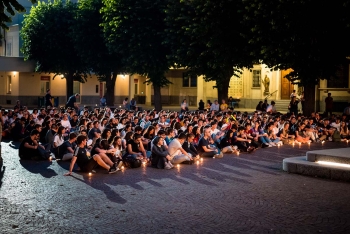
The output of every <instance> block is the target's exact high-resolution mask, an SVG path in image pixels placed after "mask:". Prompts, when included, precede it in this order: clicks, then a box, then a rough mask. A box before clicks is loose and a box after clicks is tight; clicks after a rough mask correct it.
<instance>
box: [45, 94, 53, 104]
mask: <svg viewBox="0 0 350 234" xmlns="http://www.w3.org/2000/svg"><path fill="white" fill-rule="evenodd" d="M52 98H53V97H52V96H51V90H50V89H47V90H46V95H45V108H47V107H48V106H51V107H53V105H52V102H51V99H52Z"/></svg>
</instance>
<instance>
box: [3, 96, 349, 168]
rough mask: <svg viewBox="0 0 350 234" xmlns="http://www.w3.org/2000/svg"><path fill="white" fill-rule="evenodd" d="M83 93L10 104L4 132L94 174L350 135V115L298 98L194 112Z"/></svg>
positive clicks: (26, 152) (23, 154)
mask: <svg viewBox="0 0 350 234" xmlns="http://www.w3.org/2000/svg"><path fill="white" fill-rule="evenodd" d="M78 96H79V94H75V95H73V96H72V97H70V98H69V100H68V102H67V104H66V106H65V107H61V108H55V107H51V106H47V107H46V108H40V109H34V110H33V111H29V110H28V109H27V108H26V107H23V106H21V105H20V102H19V101H18V102H17V104H16V106H15V107H14V108H13V109H10V110H5V109H2V110H1V113H0V117H1V118H0V120H1V129H2V134H1V136H3V137H5V138H9V139H12V140H14V141H20V142H21V143H20V146H19V150H18V155H19V157H20V158H21V159H59V160H63V161H71V164H70V169H69V172H68V173H67V174H66V175H70V174H71V173H72V171H73V169H74V168H75V167H74V166H75V164H77V165H78V168H79V169H80V170H81V171H87V172H90V171H92V170H94V168H96V167H98V166H99V167H102V168H104V169H106V170H107V172H108V173H115V172H117V171H118V170H120V168H121V167H123V166H127V167H132V168H134V167H139V166H141V164H142V163H145V164H148V165H150V166H152V167H154V168H159V169H163V168H165V169H171V168H173V167H174V164H180V163H185V164H192V163H193V162H194V161H195V160H198V159H199V158H200V157H208V158H213V157H214V158H221V157H223V155H224V154H225V153H226V154H237V153H239V152H247V153H252V152H254V151H255V150H257V149H259V148H265V147H275V146H279V145H282V144H293V143H318V142H324V141H347V140H348V139H350V121H349V120H350V119H349V117H350V116H349V115H346V114H343V115H341V116H336V115H334V114H331V115H330V117H328V116H322V115H320V114H319V113H316V112H314V113H312V114H311V116H304V115H302V114H300V113H298V111H297V110H295V106H294V105H295V104H294V102H297V101H296V97H295V96H293V97H292V98H291V102H290V105H291V106H290V112H289V113H287V114H280V113H278V112H277V111H276V109H275V108H274V105H275V103H274V102H273V101H272V102H271V104H268V103H267V101H266V102H260V103H259V104H258V106H257V108H256V111H255V112H253V113H250V114H248V113H246V112H245V113H241V112H235V111H233V108H232V106H231V104H227V102H226V101H225V100H222V102H221V103H220V104H219V103H218V101H217V100H215V101H214V103H210V101H208V102H207V104H205V103H204V102H203V101H202V100H201V102H200V103H199V108H198V110H194V111H190V110H189V108H188V104H187V100H186V99H185V100H183V102H182V104H181V109H180V111H179V112H177V111H156V110H144V111H137V110H135V109H134V108H133V106H136V101H135V102H134V100H131V101H130V102H128V100H127V99H125V100H124V103H123V107H124V108H117V109H114V110H112V109H111V108H108V107H99V108H94V109H89V107H84V108H83V109H79V106H77V104H76V98H77V97H78ZM329 96H330V95H329ZM228 103H230V102H229V101H228Z"/></svg>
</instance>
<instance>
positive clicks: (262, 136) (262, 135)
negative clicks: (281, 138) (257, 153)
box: [251, 121, 272, 148]
mask: <svg viewBox="0 0 350 234" xmlns="http://www.w3.org/2000/svg"><path fill="white" fill-rule="evenodd" d="M251 135H252V136H253V137H254V139H255V141H256V140H258V141H259V142H260V143H261V148H266V147H272V144H271V140H270V138H268V136H267V133H266V132H264V130H263V129H262V128H261V126H260V122H259V121H255V124H254V128H252V129H251Z"/></svg>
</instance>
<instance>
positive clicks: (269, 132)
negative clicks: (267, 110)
mask: <svg viewBox="0 0 350 234" xmlns="http://www.w3.org/2000/svg"><path fill="white" fill-rule="evenodd" d="M274 128H275V125H274V123H271V122H270V123H268V124H267V126H266V133H267V135H268V137H269V139H270V141H271V142H272V143H271V144H272V145H273V146H277V145H282V144H283V143H282V141H280V139H279V137H277V135H276V134H275V131H274Z"/></svg>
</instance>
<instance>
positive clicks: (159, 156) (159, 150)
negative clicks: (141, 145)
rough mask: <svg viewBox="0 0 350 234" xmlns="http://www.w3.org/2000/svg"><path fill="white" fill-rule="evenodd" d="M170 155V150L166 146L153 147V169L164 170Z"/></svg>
mask: <svg viewBox="0 0 350 234" xmlns="http://www.w3.org/2000/svg"><path fill="white" fill-rule="evenodd" d="M167 155H169V153H168V150H167V149H166V148H165V146H164V145H162V146H160V147H159V146H157V145H153V147H152V161H151V164H152V167H155V168H159V169H163V168H164V166H165V161H166V158H165V157H166V156H167Z"/></svg>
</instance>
